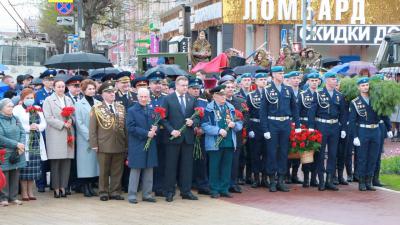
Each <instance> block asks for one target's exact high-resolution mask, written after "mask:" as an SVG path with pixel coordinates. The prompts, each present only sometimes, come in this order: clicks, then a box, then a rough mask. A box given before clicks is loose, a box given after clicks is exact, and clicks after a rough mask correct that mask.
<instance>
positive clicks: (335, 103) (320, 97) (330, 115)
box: [308, 72, 347, 191]
mask: <svg viewBox="0 0 400 225" xmlns="http://www.w3.org/2000/svg"><path fill="white" fill-rule="evenodd" d="M324 77H325V88H324V89H323V90H321V91H317V92H316V93H314V96H313V103H312V105H311V108H310V109H309V111H308V126H309V128H310V129H311V130H312V129H318V130H319V131H320V132H321V133H322V144H321V149H320V151H319V152H317V162H316V166H317V173H318V180H319V187H318V190H319V191H324V190H325V188H326V189H328V190H333V191H338V190H339V189H338V188H337V187H336V185H335V184H333V175H334V173H335V171H336V159H337V150H338V143H339V138H342V139H344V138H346V131H345V128H346V125H347V120H346V104H345V100H344V97H343V95H342V94H341V93H340V92H338V91H337V90H336V87H337V74H336V73H334V72H326V73H325V74H324ZM326 147H328V162H327V166H326V170H325V148H326ZM325 171H326V181H325V182H324V172H325Z"/></svg>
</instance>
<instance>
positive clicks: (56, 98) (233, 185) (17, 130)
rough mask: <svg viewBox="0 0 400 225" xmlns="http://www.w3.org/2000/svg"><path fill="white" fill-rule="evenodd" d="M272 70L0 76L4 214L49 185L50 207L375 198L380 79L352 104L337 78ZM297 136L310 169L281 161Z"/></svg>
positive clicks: (382, 134)
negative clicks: (305, 140)
mask: <svg viewBox="0 0 400 225" xmlns="http://www.w3.org/2000/svg"><path fill="white" fill-rule="evenodd" d="M283 54H287V53H283ZM304 54H305V55H304V56H306V55H307V56H308V57H309V58H310V57H311V58H312V57H314V55H312V54H310V52H309V51H305V52H304ZM281 61H282V60H281ZM309 61H310V62H308V61H307V62H304V63H305V65H306V67H310V65H311V64H313V63H315V62H314V61H311V60H309ZM285 62H286V64H290V62H289V61H285V60H284V59H283V61H282V62H280V63H281V64H285ZM260 63H264V64H265V65H266V66H268V63H267V62H262V58H261V57H260ZM264 64H263V65H264ZM277 64H279V63H277ZM269 68H270V69H269V70H259V71H256V72H255V73H254V74H251V73H243V74H235V73H234V72H233V70H231V69H229V68H228V69H226V70H224V71H223V72H222V73H221V74H220V76H218V77H215V76H206V75H205V74H203V73H202V72H198V73H197V74H195V75H193V76H168V78H167V76H166V75H165V74H164V73H163V72H160V71H156V72H153V73H152V74H150V75H149V76H147V77H136V79H133V80H132V79H131V78H132V76H131V73H130V72H127V71H124V72H120V73H118V74H107V75H106V74H101V75H95V76H90V77H88V74H87V73H81V72H82V71H81V72H80V73H79V74H77V75H75V76H69V77H68V79H67V80H65V79H61V77H62V76H60V74H61V75H62V74H63V73H64V71H61V70H59V71H57V70H46V71H44V72H43V73H42V74H41V75H40V77H39V78H40V80H39V81H38V80H37V79H34V78H33V76H31V75H25V76H22V77H20V78H19V79H20V81H22V82H19V84H18V85H15V84H14V81H13V78H12V77H10V76H4V77H3V78H2V81H3V83H8V84H10V87H12V88H11V89H12V90H11V91H9V92H7V93H5V94H4V97H3V99H2V100H0V146H1V147H2V148H4V150H5V157H4V160H3V161H2V162H0V163H1V169H2V171H3V173H4V175H5V178H6V184H5V186H4V187H3V188H2V189H1V191H0V204H1V205H2V206H7V205H9V204H10V203H11V204H22V201H26V202H28V201H32V200H36V196H35V192H36V191H35V190H34V189H35V186H36V188H37V190H38V192H45V191H46V187H47V184H50V189H51V190H52V191H53V194H54V198H65V197H67V195H70V194H71V191H74V192H76V193H83V195H84V196H85V197H92V196H98V197H99V199H100V200H101V201H108V200H124V197H123V194H122V193H123V192H124V191H125V192H127V193H128V195H127V196H128V197H127V198H128V201H129V202H130V203H132V204H136V203H138V199H139V196H138V192H139V189H141V192H142V197H141V199H142V201H146V202H156V198H155V197H165V200H166V201H168V202H172V201H173V200H174V198H175V195H176V187H178V188H179V190H180V196H181V198H182V199H187V200H197V199H198V197H197V196H196V195H195V194H194V193H193V192H192V190H197V193H198V194H201V195H210V196H211V197H212V198H219V197H226V198H231V197H233V195H232V193H241V192H242V188H241V185H244V184H249V185H251V187H252V188H259V187H267V188H268V189H269V191H270V192H276V191H282V192H288V191H290V188H289V186H288V185H287V184H291V183H295V184H302V186H303V187H304V188H309V187H316V188H318V190H319V191H324V190H333V191H338V190H339V188H338V185H348V183H349V182H353V181H357V182H358V187H359V190H360V191H366V190H369V191H374V190H375V188H374V186H381V184H380V181H379V169H380V154H381V153H382V151H383V143H384V139H385V138H386V137H388V138H392V137H393V132H392V131H391V129H392V126H391V123H390V119H389V117H383V116H379V115H378V114H377V113H376V112H375V111H374V110H373V109H372V107H371V105H370V101H369V80H370V79H384V76H381V75H374V76H371V77H368V76H364V77H363V76H361V78H360V79H358V81H357V86H358V90H359V96H358V97H357V98H356V99H353V100H352V101H346V100H345V98H344V96H343V94H342V93H340V91H339V90H340V83H339V82H338V74H336V73H333V72H321V71H316V70H312V69H310V70H308V72H299V71H291V72H286V73H285V67H284V66H280V65H276V66H272V67H269ZM397 78H398V79H400V76H398V77H397ZM301 125H303V127H302V126H301ZM292 126H293V127H294V128H293V130H292ZM302 129H303V130H304V129H308V130H309V131H314V130H318V131H320V132H321V133H322V143H321V148H320V150H319V151H316V152H315V154H314V157H313V159H314V160H313V162H311V163H307V164H303V165H301V163H300V160H299V159H288V154H289V150H290V145H289V136H290V134H291V132H292V133H293V132H294V133H299V132H301V131H302ZM353 155H354V157H353ZM325 161H326V163H325ZM300 168H301V170H302V172H303V177H304V179H303V180H300V178H299V169H300ZM344 170H346V173H344ZM47 172H50V180H48V179H47V178H48V177H47ZM345 174H346V175H347V179H345V178H344V177H345ZM140 185H141V188H139V186H140ZM19 191H20V193H21V200H22V201H20V200H19V199H18V197H17V196H18V193H19ZM153 193H154V194H153Z"/></svg>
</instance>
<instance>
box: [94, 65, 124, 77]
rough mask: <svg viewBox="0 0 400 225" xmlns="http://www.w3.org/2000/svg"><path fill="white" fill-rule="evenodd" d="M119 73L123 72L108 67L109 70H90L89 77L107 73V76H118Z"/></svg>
mask: <svg viewBox="0 0 400 225" xmlns="http://www.w3.org/2000/svg"><path fill="white" fill-rule="evenodd" d="M119 72H121V70H120V69H118V68H114V67H108V68H101V69H93V70H89V75H90V76H94V75H96V74H99V73H105V74H110V73H114V74H118V73H119Z"/></svg>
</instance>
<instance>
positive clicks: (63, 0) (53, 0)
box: [48, 0, 74, 3]
mask: <svg viewBox="0 0 400 225" xmlns="http://www.w3.org/2000/svg"><path fill="white" fill-rule="evenodd" d="M48 2H49V3H57V2H61V3H74V0H48Z"/></svg>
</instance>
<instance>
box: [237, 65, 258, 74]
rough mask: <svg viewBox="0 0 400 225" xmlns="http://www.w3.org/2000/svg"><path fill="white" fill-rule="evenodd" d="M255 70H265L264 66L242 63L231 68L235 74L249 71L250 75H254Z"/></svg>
mask: <svg viewBox="0 0 400 225" xmlns="http://www.w3.org/2000/svg"><path fill="white" fill-rule="evenodd" d="M257 70H265V68H264V67H262V66H256V65H244V66H237V67H235V68H234V69H233V72H235V73H236V74H244V73H251V75H254V74H255V73H256V71H257Z"/></svg>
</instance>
